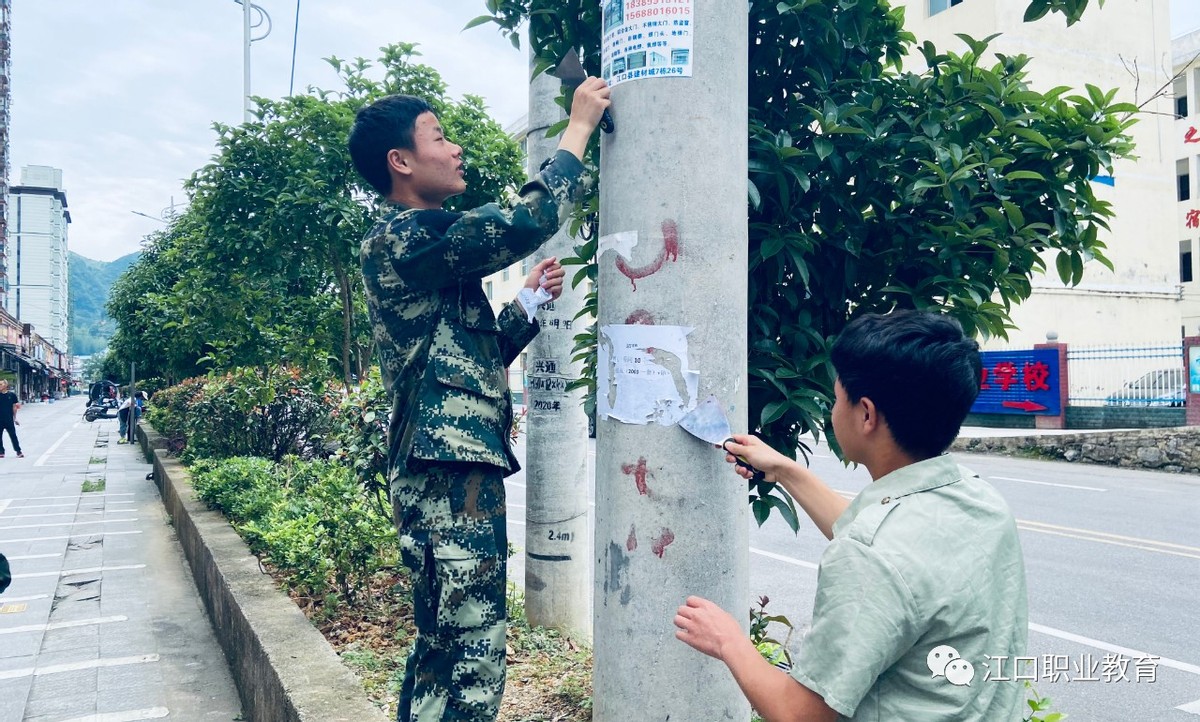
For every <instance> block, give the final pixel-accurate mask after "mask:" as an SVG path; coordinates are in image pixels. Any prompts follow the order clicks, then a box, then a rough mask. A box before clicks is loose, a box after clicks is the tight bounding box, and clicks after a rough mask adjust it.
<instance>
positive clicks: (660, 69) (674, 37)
mask: <svg viewBox="0 0 1200 722" xmlns="http://www.w3.org/2000/svg"><path fill="white" fill-rule="evenodd" d="M693 5H694V2H693V0H601V7H602V8H603V14H604V23H603V39H602V45H601V52H600V58H601V63H602V68H601V74H602V75H603V76H604V79H605V80H606V81H608V84H609V85H610V86H612V85H619V84H621V83H624V82H625V81H627V80H638V79H641V78H690V77H692V35H693V33H692V24H693V22H694V19H693V14H692V9H693Z"/></svg>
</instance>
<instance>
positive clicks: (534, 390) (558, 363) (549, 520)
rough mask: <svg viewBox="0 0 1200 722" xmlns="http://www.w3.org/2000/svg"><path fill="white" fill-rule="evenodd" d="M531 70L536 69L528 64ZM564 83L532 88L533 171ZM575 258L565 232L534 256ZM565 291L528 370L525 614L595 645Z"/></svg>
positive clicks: (546, 311)
mask: <svg viewBox="0 0 1200 722" xmlns="http://www.w3.org/2000/svg"><path fill="white" fill-rule="evenodd" d="M531 67H532V64H531ZM560 86H561V82H560V81H559V80H557V79H556V78H553V77H551V76H549V75H547V74H545V73H542V74H541V75H539V76H538V77H536V78H534V79H533V80H532V81H530V84H529V131H528V135H527V136H526V139H525V142H526V147H527V149H528V156H529V164H530V167H531V172H532V171H536V170H537V168H538V166H539V165H540V164H541V162H542V160H543V159H545V158H548V157H550V156H551V155H552V154H553V153H554V151H555V149H556V148H557V146H558V138H547V137H546V129H547V128H549V127H550V126H551V125H554V124H555V123H557V122H558V121H559V120H561V119H562V118H563V117H564V114H563V111H562V108H560V107H559V106H558V104H557V103H555V102H554V99H555V98H557V97H558V93H559V87H560ZM571 255H574V248H573V246H572V242H571V238H570V236H569V235H568V234H567V232H566V230H565V229H564V230H560V231H559V232H558V233H557V234H555V236H554V237H553V238H551V239H550V240H549V241H548V242H547V243H546V244H545V245H544V246H542V247H541V248H540V249H539V250H538V251H537V253H536V254H535V255H534V258H533V260H534V262H537V261H540V260H542V259H544V258H548V257H550V256H556V257H558V258H563V257H564V256H571ZM567 271H568V278H567V286H566V287H565V288H564V289H563V294H562V296H561V297H559V298H558V300H556V301H554V302H553V303H551V304H547V305H546V306H545V307H543V308H542V310H541V311H539V312H538V317H539V318H538V323H541V324H543V326H542V330H541V333H539V334H538V336H537V338H535V339H534V340H533V343H532V344H530V345H529V348H528V352H527V358H528V361H527V364H526V372H527V374H528V381H527V384H526V389H525V395H526V399H525V401H526V404H527V406H526V408H527V409H528V410H529V416H528V417H527V424H526V428H527V430H528V437H527V442H528V445H527V446H526V455H525V457H526V463H525V466H526V471H525V479H526V482H527V484H528V486H527V488H526V490H525V502H526V504H527V508H526V510H525V614H526V616H527V617H528V619H529V622H530V624H535V625H538V626H543V627H553V628H556V629H560V630H562V631H564V632H566V633H568V634H569V635H571V636H572V637H574V638H575V639H579V640H583V641H590V640H591V637H592V614H591V611H592V610H591V586H590V584H589V582H590V579H591V578H590V572H591V555H590V554H589V550H590V542H591V540H590V539H589V538H588V469H587V451H588V443H587V442H588V434H587V428H588V422H587V415H586V414H585V413H584V411H583V406H582V403H583V392H582V391H572V392H569V393H568V392H567V391H566V390H565V387H566V385H567V382H568V381H571V380H574V379H577V378H579V377H580V376H581V375H582V372H583V364H582V363H579V362H572V361H571V356H572V355H573V354H572V353H571V348H572V346H573V339H574V336H575V334H576V333H578V332H579V331H581V330H582V327H581V326H577V325H576V324H577V323H582V322H576V321H575V320H574V319H575V314H576V313H578V312H579V309H581V308H583V303H584V295H585V289H583V288H579V289H571V288H570V285H569V284H570V275H571V274H572V272H573V269H572V268H568V269H567Z"/></svg>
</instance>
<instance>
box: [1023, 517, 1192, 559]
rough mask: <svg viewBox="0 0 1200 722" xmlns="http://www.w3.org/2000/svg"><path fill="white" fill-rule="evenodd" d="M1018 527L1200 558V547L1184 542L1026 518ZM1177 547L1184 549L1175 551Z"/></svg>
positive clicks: (1025, 529) (1070, 537) (1054, 534)
mask: <svg viewBox="0 0 1200 722" xmlns="http://www.w3.org/2000/svg"><path fill="white" fill-rule="evenodd" d="M1017 528H1018V529H1021V530H1023V531H1035V532H1038V533H1039V534H1050V535H1052V536H1061V537H1067V538H1069V539H1081V540H1083V541H1090V542H1096V543H1097V544H1112V545H1113V546H1119V547H1128V548H1130V549H1140V550H1142V551H1147V552H1154V553H1156V554H1170V555H1172V556H1177V557H1187V558H1188V559H1200V548H1198V547H1189V546H1184V545H1183V544H1172V543H1171V542H1160V541H1154V540H1153V539H1139V538H1137V537H1130V536H1121V535H1120V534H1107V533H1105V532H1100V531H1091V530H1089V529H1074V528H1072V527H1069V526H1056V525H1054V524H1043V523H1041V522H1036V521H1025V520H1024V519H1017ZM1072 532H1073V533H1072ZM1175 549H1182V550H1184V551H1174V550H1175Z"/></svg>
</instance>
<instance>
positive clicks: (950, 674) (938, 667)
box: [925, 644, 975, 687]
mask: <svg viewBox="0 0 1200 722" xmlns="http://www.w3.org/2000/svg"><path fill="white" fill-rule="evenodd" d="M925 663H926V664H928V665H929V671H930V672H933V676H934V677H945V678H946V681H947V682H949V683H950V684H952V685H954V686H955V687H969V686H970V685H971V680H972V679H974V678H975V667H974V666H972V665H971V663H970V662H968V661H967V660H965V659H963V658H962V655H960V654H959V653H958V650H957V649H955V648H954V647H951V646H949V645H946V644H943V645H941V646H939V647H934V648H933V649H931V650H929V656H928V657H926V658H925Z"/></svg>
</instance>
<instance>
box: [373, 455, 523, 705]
mask: <svg viewBox="0 0 1200 722" xmlns="http://www.w3.org/2000/svg"><path fill="white" fill-rule="evenodd" d="M391 489H392V515H393V519H394V520H395V522H396V529H397V530H398V532H399V534H400V551H401V554H402V556H403V558H404V564H405V565H406V566H407V567H408V568H409V570H410V571H411V572H412V596H413V617H414V620H415V622H416V626H417V638H416V640H415V642H414V643H413V646H412V650H411V651H410V652H409V656H408V663H407V666H406V668H405V672H404V683H403V685H402V687H401V689H400V705H399V708H398V709H397V713H396V719H397V720H398V721H399V722H449V721H451V720H454V721H455V722H457V721H458V720H469V721H470V722H483V721H485V720H486V721H487V722H492V721H493V720H495V719H496V713H497V710H498V709H499V707H500V697H501V695H502V694H503V693H504V675H505V669H504V664H505V638H504V632H505V621H506V612H505V583H506V567H507V561H508V532H507V529H506V527H505V516H504V511H505V509H504V478H503V475H502V472H501V471H500V469H498V468H496V467H493V466H489V465H485V464H465V463H464V464H444V465H438V466H433V467H431V468H428V469H426V470H424V471H423V473H421V474H413V475H402V476H400V477H398V478H393V480H392V483H391Z"/></svg>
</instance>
